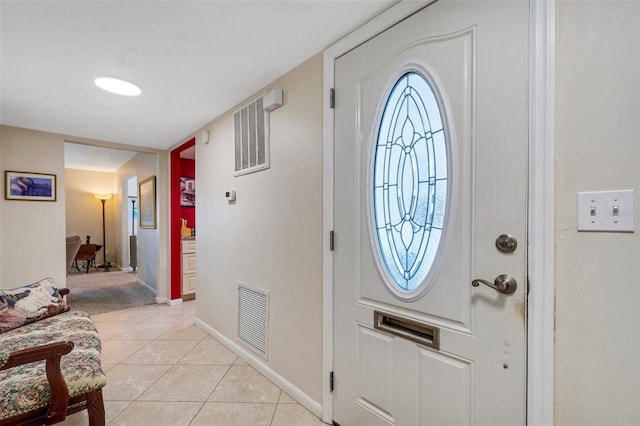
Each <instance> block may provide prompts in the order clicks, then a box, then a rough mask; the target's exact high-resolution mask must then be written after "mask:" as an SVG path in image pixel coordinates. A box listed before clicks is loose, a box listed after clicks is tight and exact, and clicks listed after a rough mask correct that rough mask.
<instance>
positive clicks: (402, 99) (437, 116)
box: [333, 0, 529, 426]
mask: <svg viewBox="0 0 640 426" xmlns="http://www.w3.org/2000/svg"><path fill="white" fill-rule="evenodd" d="M528 7H529V5H528V2H526V1H508V2H505V1H496V2H488V1H447V0H441V1H439V2H436V3H433V4H431V5H429V6H428V7H426V8H425V9H423V10H422V11H420V12H418V13H416V14H414V15H413V16H411V17H409V18H407V19H405V20H404V21H402V22H401V23H399V24H397V25H395V26H393V27H391V28H390V29H388V30H386V31H384V32H383V33H381V34H379V35H378V36H376V37H374V38H373V39H371V40H369V41H367V42H366V43H364V44H362V45H360V46H359V47H357V48H356V49H354V50H352V51H350V52H348V53H347V54H345V55H343V56H342V57H340V58H338V59H337V60H336V63H335V81H336V83H335V176H334V179H335V188H334V194H335V200H334V205H335V212H334V225H335V228H334V230H335V251H334V256H335V257H334V290H333V294H334V304H333V306H334V331H333V333H334V378H335V388H334V393H333V395H334V420H335V422H336V423H338V424H340V425H342V426H351V425H362V426H365V425H366V426H372V425H389V424H397V425H471V424H476V425H515V424H524V423H525V418H526V417H525V412H526V392H525V390H526V336H525V331H526V316H525V312H526V305H525V300H526V259H527V254H526V245H527V244H526V242H527V235H526V230H527V227H526V211H527V209H526V200H527V129H528V127H527V34H528ZM503 234H505V235H508V236H509V238H507V237H503V239H502V240H500V241H501V242H500V243H497V242H496V241H497V239H498V237H499V236H501V235H503ZM516 244H517V245H516ZM498 277H500V278H498ZM497 278H498V279H497ZM475 280H485V281H486V284H485V283H483V282H481V281H475ZM512 281H514V282H515V283H516V284H517V287H515V291H514V292H512V293H510V290H513V286H512V285H511V282H512ZM472 282H474V284H476V286H474V285H472ZM506 283H508V284H509V285H508V286H507V284H506ZM487 284H493V285H494V287H500V288H492V287H490V286H489V285H487ZM504 287H507V288H506V289H505V288H504Z"/></svg>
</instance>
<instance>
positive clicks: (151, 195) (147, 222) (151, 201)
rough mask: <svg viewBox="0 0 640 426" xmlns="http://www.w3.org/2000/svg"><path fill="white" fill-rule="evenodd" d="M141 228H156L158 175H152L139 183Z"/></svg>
mask: <svg viewBox="0 0 640 426" xmlns="http://www.w3.org/2000/svg"><path fill="white" fill-rule="evenodd" d="M138 199H139V201H140V202H139V206H140V216H139V217H140V228H144V229H156V177H155V176H151V177H149V178H147V179H145V180H143V181H142V182H140V183H139V184H138Z"/></svg>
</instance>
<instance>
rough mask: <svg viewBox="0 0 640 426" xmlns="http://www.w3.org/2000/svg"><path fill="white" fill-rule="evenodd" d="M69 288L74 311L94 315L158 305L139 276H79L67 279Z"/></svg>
mask: <svg viewBox="0 0 640 426" xmlns="http://www.w3.org/2000/svg"><path fill="white" fill-rule="evenodd" d="M67 287H68V288H69V289H70V290H71V293H69V295H68V296H67V303H68V304H69V306H70V307H71V309H72V310H74V311H86V312H89V313H90V314H100V313H103V312H110V311H118V310H121V309H127V308H132V307H134V306H142V305H150V304H152V303H156V295H155V293H154V292H153V291H151V290H150V289H149V288H147V287H146V286H144V285H142V284H140V283H139V282H138V275H137V274H135V273H133V274H130V273H128V272H123V271H113V272H102V271H100V272H97V271H92V272H90V273H88V274H86V273H84V272H82V273H78V272H76V273H73V274H71V275H69V276H67Z"/></svg>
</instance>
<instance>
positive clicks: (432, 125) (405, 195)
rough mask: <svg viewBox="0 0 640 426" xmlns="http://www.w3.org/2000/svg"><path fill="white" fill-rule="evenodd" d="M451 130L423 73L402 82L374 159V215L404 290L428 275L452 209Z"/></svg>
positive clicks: (386, 259)
mask: <svg viewBox="0 0 640 426" xmlns="http://www.w3.org/2000/svg"><path fill="white" fill-rule="evenodd" d="M447 162H448V160H447V135H446V133H445V128H444V124H443V116H442V113H441V111H440V106H439V103H438V100H437V99H436V95H435V93H434V91H433V89H432V88H431V86H430V85H429V82H428V81H427V80H426V79H425V77H423V76H422V75H421V74H419V73H417V72H414V71H411V72H407V73H406V74H404V75H403V76H402V77H400V79H399V80H398V81H397V83H396V84H395V86H394V87H393V89H392V90H391V93H390V94H389V97H388V99H387V102H386V104H385V106H384V110H383V112H382V118H381V120H380V127H379V130H378V138H377V141H376V146H375V153H374V162H373V198H372V199H373V206H372V207H373V217H374V226H375V235H376V237H377V238H376V240H377V243H378V248H379V253H380V255H381V257H382V263H383V265H384V268H385V270H386V273H387V275H388V277H389V278H390V279H391V282H392V283H393V284H394V285H395V286H396V287H397V289H398V290H400V293H404V292H413V291H414V290H415V289H417V288H418V287H419V286H420V285H421V284H423V282H424V281H425V278H426V277H427V274H428V273H429V271H430V269H431V267H432V266H433V263H434V261H435V259H436V254H437V252H438V247H439V245H440V241H441V239H442V233H443V229H444V224H445V223H444V222H445V212H446V210H447V180H448V175H447Z"/></svg>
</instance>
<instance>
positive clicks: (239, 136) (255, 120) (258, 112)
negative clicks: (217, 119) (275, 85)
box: [233, 97, 269, 176]
mask: <svg viewBox="0 0 640 426" xmlns="http://www.w3.org/2000/svg"><path fill="white" fill-rule="evenodd" d="M233 132H234V142H235V158H236V164H235V173H234V176H240V175H244V174H247V173H252V172H257V171H258V170H264V169H268V168H269V113H268V112H267V111H265V110H264V108H263V99H262V97H260V98H258V99H256V100H255V101H253V102H251V103H249V104H248V105H245V106H243V107H242V108H240V109H239V110H237V111H236V112H235V113H234V114H233Z"/></svg>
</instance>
